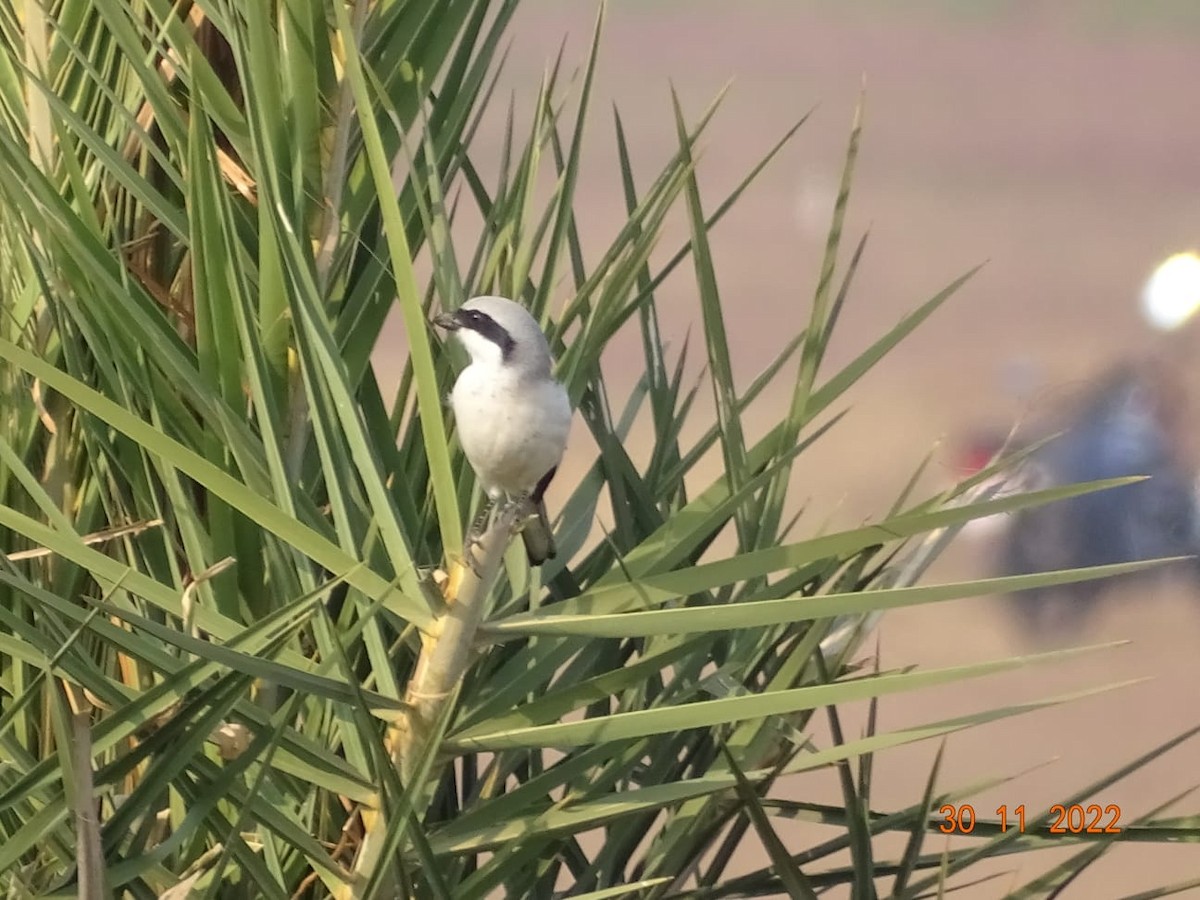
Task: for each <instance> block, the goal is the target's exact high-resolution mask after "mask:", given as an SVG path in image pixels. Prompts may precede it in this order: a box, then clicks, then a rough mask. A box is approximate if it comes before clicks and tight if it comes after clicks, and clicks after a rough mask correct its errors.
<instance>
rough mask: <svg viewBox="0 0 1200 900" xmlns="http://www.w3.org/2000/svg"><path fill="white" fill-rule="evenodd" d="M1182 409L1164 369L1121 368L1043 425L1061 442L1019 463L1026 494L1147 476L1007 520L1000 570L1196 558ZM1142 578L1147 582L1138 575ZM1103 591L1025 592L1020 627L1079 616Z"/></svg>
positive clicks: (1092, 587) (1197, 522) (1196, 524)
mask: <svg viewBox="0 0 1200 900" xmlns="http://www.w3.org/2000/svg"><path fill="white" fill-rule="evenodd" d="M1185 405H1186V403H1185V398H1184V396H1183V393H1182V387H1181V385H1179V384H1178V383H1177V382H1176V381H1175V380H1174V379H1173V378H1172V377H1171V374H1170V373H1169V372H1167V371H1166V370H1164V369H1162V368H1160V367H1157V366H1154V365H1132V364H1131V365H1122V366H1118V367H1116V368H1115V369H1114V370H1113V371H1111V372H1110V373H1109V374H1108V375H1107V376H1106V377H1104V378H1102V379H1101V380H1100V381H1099V382H1098V383H1097V384H1096V385H1095V386H1094V387H1093V388H1092V389H1091V390H1090V391H1088V392H1087V393H1086V394H1085V395H1084V396H1083V397H1082V398H1081V399H1080V402H1079V403H1078V404H1077V405H1076V406H1075V408H1074V409H1073V410H1072V411H1071V412H1070V413H1069V414H1067V415H1066V416H1065V417H1064V418H1063V419H1062V420H1060V421H1057V422H1054V423H1051V425H1052V428H1051V429H1049V430H1050V431H1061V432H1062V434H1060V435H1059V436H1058V437H1056V438H1054V439H1052V440H1050V441H1049V442H1048V443H1046V444H1045V445H1044V446H1042V447H1040V448H1039V449H1038V450H1036V451H1035V452H1034V453H1033V455H1032V456H1031V457H1030V459H1029V460H1028V462H1027V463H1026V465H1027V467H1028V468H1027V471H1026V473H1025V480H1026V482H1027V486H1028V487H1030V488H1043V487H1051V486H1054V485H1066V484H1075V483H1079V482H1087V481H1097V480H1100V479H1105V478H1119V477H1122V476H1126V475H1146V476H1149V478H1147V479H1146V480H1145V481H1141V482H1138V483H1136V484H1130V485H1124V486H1122V487H1117V488H1111V489H1108V490H1103V491H1097V492H1095V493H1090V494H1085V495H1083V496H1079V497H1072V498H1070V499H1067V500H1061V501H1058V502H1055V503H1050V504H1047V505H1045V506H1040V507H1036V508H1033V509H1027V510H1022V511H1021V512H1018V513H1016V514H1015V515H1013V516H1012V517H1011V520H1010V522H1009V523H1008V527H1007V529H1006V530H1005V534H1004V536H1003V547H1002V550H1001V560H1000V567H1001V569H1002V570H1003V572H1004V573H1005V574H1025V573H1032V572H1044V571H1052V570H1056V569H1066V568H1076V567H1082V566H1097V565H1105V564H1109V563H1122V562H1133V561H1136V560H1144V559H1155V558H1158V557H1166V556H1188V555H1195V554H1197V553H1200V503H1198V498H1197V493H1196V477H1195V471H1194V467H1193V466H1191V465H1190V464H1189V461H1188V459H1187V457H1188V454H1187V452H1186V450H1185V449H1184V448H1185V444H1186V441H1185V438H1184V434H1183V432H1184V421H1183V412H1184V407H1185ZM1192 568H1193V570H1195V569H1196V567H1195V566H1193V567H1192ZM1152 573H1153V574H1157V573H1154V570H1150V572H1149V573H1147V574H1148V575H1149V574H1152ZM1104 587H1105V584H1104V582H1100V581H1086V582H1079V583H1077V584H1072V585H1064V586H1061V587H1057V588H1045V589H1040V590H1030V591H1026V592H1024V593H1023V594H1020V595H1017V596H1016V597H1015V598H1014V601H1015V602H1016V604H1017V607H1018V609H1019V610H1020V612H1021V614H1022V618H1023V619H1025V620H1026V621H1027V623H1028V624H1029V625H1030V626H1032V627H1034V628H1037V629H1047V628H1050V629H1052V628H1054V627H1055V626H1064V625H1068V624H1070V623H1074V622H1077V621H1078V620H1080V619H1081V618H1083V617H1084V616H1085V615H1086V614H1087V612H1088V611H1089V609H1090V607H1091V606H1092V604H1093V602H1094V600H1095V598H1096V596H1097V595H1098V593H1099V592H1101V591H1102V590H1103V589H1104Z"/></svg>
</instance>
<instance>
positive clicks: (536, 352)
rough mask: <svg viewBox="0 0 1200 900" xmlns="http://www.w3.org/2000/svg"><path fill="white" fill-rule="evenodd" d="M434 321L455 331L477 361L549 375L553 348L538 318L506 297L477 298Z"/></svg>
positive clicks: (475, 361) (448, 329)
mask: <svg viewBox="0 0 1200 900" xmlns="http://www.w3.org/2000/svg"><path fill="white" fill-rule="evenodd" d="M433 324H435V325H437V326H438V327H440V328H445V329H446V330H447V331H450V332H452V333H453V334H454V335H455V336H456V337H457V338H458V340H459V342H460V343H461V344H462V345H463V347H465V348H466V350H467V353H469V354H470V356H471V361H472V362H473V363H483V364H487V365H495V366H497V367H514V368H517V369H520V370H522V371H528V372H531V373H535V374H549V372H550V348H549V346H548V345H547V343H546V336H545V335H544V334H542V329H541V328H539V327H538V323H537V320H536V319H534V318H533V316H531V315H530V314H529V311H528V310H526V309H525V307H523V306H521V305H520V304H519V303H514V302H513V301H512V300H507V299H505V298H504V297H473V298H472V299H470V300H468V301H467V302H466V303H464V304H463V305H462V306H460V307H459V308H458V309H456V310H454V311H453V312H444V313H442V314H441V315H439V316H437V317H436V318H434V320H433Z"/></svg>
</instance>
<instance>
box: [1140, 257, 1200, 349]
mask: <svg viewBox="0 0 1200 900" xmlns="http://www.w3.org/2000/svg"><path fill="white" fill-rule="evenodd" d="M1197 309H1200V256H1198V255H1197V254H1195V253H1193V252H1190V251H1189V252H1187V253H1176V254H1175V255H1174V256H1172V257H1170V258H1169V259H1167V260H1166V261H1165V262H1163V263H1162V264H1161V265H1160V266H1159V267H1158V268H1157V269H1155V270H1154V274H1152V275H1151V276H1150V277H1149V278H1148V279H1146V284H1145V286H1144V287H1143V288H1142V314H1143V315H1144V316H1145V317H1146V320H1147V321H1148V322H1149V323H1150V324H1151V325H1153V326H1154V327H1155V328H1158V329H1160V330H1162V331H1171V330H1172V329H1175V328H1178V327H1179V326H1180V325H1182V324H1183V323H1184V322H1186V321H1187V320H1188V319H1190V318H1191V317H1192V314H1193V313H1195V312H1196V310H1197Z"/></svg>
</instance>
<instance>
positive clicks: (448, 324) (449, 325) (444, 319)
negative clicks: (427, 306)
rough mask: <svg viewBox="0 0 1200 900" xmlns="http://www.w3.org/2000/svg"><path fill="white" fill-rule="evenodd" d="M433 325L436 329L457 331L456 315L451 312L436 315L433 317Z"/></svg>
mask: <svg viewBox="0 0 1200 900" xmlns="http://www.w3.org/2000/svg"><path fill="white" fill-rule="evenodd" d="M433 324H434V325H436V326H437V327H438V328H445V329H446V330H447V331H457V330H458V325H459V323H458V314H457V313H452V312H444V313H438V315H436V316H434V317H433Z"/></svg>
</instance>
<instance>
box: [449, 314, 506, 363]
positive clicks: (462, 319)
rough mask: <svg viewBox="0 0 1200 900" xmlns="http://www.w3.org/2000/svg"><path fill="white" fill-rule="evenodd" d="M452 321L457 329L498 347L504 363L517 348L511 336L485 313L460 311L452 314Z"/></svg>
mask: <svg viewBox="0 0 1200 900" xmlns="http://www.w3.org/2000/svg"><path fill="white" fill-rule="evenodd" d="M454 321H455V322H456V324H457V325H458V327H459V328H467V329H470V330H471V331H474V332H475V333H476V334H479V335H482V336H483V337H485V338H487V339H488V340H489V341H491V342H492V343H493V344H495V345H496V346H497V347H499V348H500V356H501V358H502V359H504V361H505V362H507V361H508V358H509V357H510V356H512V352H513V350H515V349H516V347H517V342H516V341H514V340H513V339H512V335H511V334H509V333H508V331H506V330H505V328H504V326H502V325H501V324H500V323H499V322H497V321H496V320H495V319H493V318H492V317H491V316H489V315H488V314H487V313H484V312H480V311H479V310H477V309H460V310H458V311H456V312H455V313H454Z"/></svg>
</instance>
